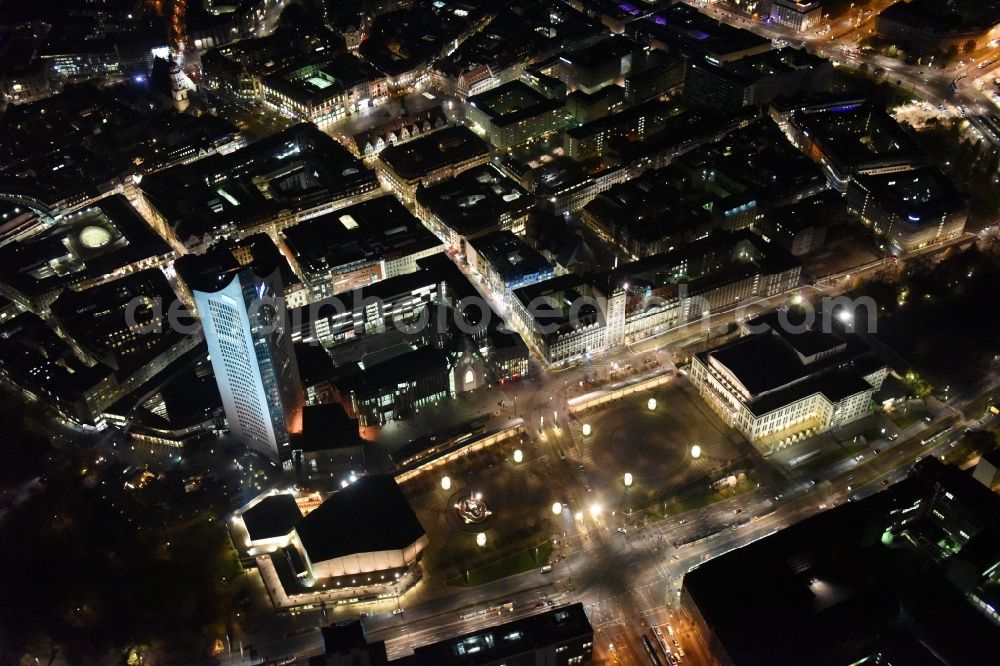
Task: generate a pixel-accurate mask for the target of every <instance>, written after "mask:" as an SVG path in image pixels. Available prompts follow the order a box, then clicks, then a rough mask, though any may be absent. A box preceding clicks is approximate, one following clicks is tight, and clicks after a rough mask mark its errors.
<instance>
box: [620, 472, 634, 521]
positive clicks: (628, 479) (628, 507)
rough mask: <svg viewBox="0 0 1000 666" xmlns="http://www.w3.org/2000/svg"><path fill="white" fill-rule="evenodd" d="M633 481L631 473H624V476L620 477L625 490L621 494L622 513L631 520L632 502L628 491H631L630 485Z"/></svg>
mask: <svg viewBox="0 0 1000 666" xmlns="http://www.w3.org/2000/svg"><path fill="white" fill-rule="evenodd" d="M634 481H635V479H634V478H632V472H625V476H624V477H622V483H623V484H624V485H625V490H624V492H623V493H622V512H623V513H624V514H625V515H626V516H628V517H629V519H631V518H632V501H631V497H630V493H629V491H630V490H631V489H632V483H633V482H634Z"/></svg>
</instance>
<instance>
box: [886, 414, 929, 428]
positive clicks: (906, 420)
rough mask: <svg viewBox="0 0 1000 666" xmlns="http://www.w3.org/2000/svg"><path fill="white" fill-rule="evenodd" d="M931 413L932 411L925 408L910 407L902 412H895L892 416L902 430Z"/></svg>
mask: <svg viewBox="0 0 1000 666" xmlns="http://www.w3.org/2000/svg"><path fill="white" fill-rule="evenodd" d="M929 414H930V412H928V411H927V410H924V409H909V410H907V411H905V412H903V413H901V414H894V415H893V416H892V417H891V418H892V422H893V423H895V424H896V426H897V427H898V428H899V429H900V430H905V429H906V428H909V427H910V426H911V425H913V424H914V423H916V422H917V421H919V420H920V419H922V418H924V417H925V416H928V415H929Z"/></svg>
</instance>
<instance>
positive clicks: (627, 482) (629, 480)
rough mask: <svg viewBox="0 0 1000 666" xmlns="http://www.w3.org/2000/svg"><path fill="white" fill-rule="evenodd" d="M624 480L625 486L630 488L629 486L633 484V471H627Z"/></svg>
mask: <svg viewBox="0 0 1000 666" xmlns="http://www.w3.org/2000/svg"><path fill="white" fill-rule="evenodd" d="M624 481H625V487H626V488H629V487H631V486H632V473H631V472H625V479H624Z"/></svg>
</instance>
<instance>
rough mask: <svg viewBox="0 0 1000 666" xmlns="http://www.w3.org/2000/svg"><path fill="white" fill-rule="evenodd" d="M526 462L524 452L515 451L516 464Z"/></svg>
mask: <svg viewBox="0 0 1000 666" xmlns="http://www.w3.org/2000/svg"><path fill="white" fill-rule="evenodd" d="M522 460H524V452H523V451H521V449H515V450H514V462H516V463H519V462H521V461H522Z"/></svg>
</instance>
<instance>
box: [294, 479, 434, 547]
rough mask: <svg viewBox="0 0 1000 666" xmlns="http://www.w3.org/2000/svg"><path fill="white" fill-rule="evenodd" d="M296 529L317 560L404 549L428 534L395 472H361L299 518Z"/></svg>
mask: <svg viewBox="0 0 1000 666" xmlns="http://www.w3.org/2000/svg"><path fill="white" fill-rule="evenodd" d="M345 525H349V526H350V529H344V526H345ZM295 531H296V532H297V533H298V535H299V539H301V541H302V546H303V547H304V548H305V551H306V553H308V555H309V559H310V561H312V562H314V563H316V562H323V561H326V560H332V559H335V558H338V557H344V556H346V555H355V554H359V553H371V552H378V551H383V550H400V549H403V548H406V547H408V546H410V545H412V544H413V543H414V542H415V541H417V540H418V539H420V538H421V537H422V536H424V528H423V527H422V526H421V525H420V521H419V520H418V519H417V515H416V514H415V513H414V512H413V509H412V508H410V504H409V502H408V501H407V500H406V497H405V496H404V495H403V491H402V490H400V488H399V486H398V485H397V484H396V480H395V479H394V478H392V477H391V476H362V477H359V478H358V479H357V480H356V481H355V482H354V483H352V484H350V485H349V486H347V487H346V488H343V489H341V490H339V491H337V492H336V493H334V494H333V495H331V496H330V497H328V498H327V499H326V501H325V502H323V503H322V504H321V505H320V506H319V507H317V508H316V509H314V510H313V511H312V512H310V513H309V515H307V516H306V517H305V518H303V519H302V520H301V521H299V523H298V525H297V526H296V528H295Z"/></svg>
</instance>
